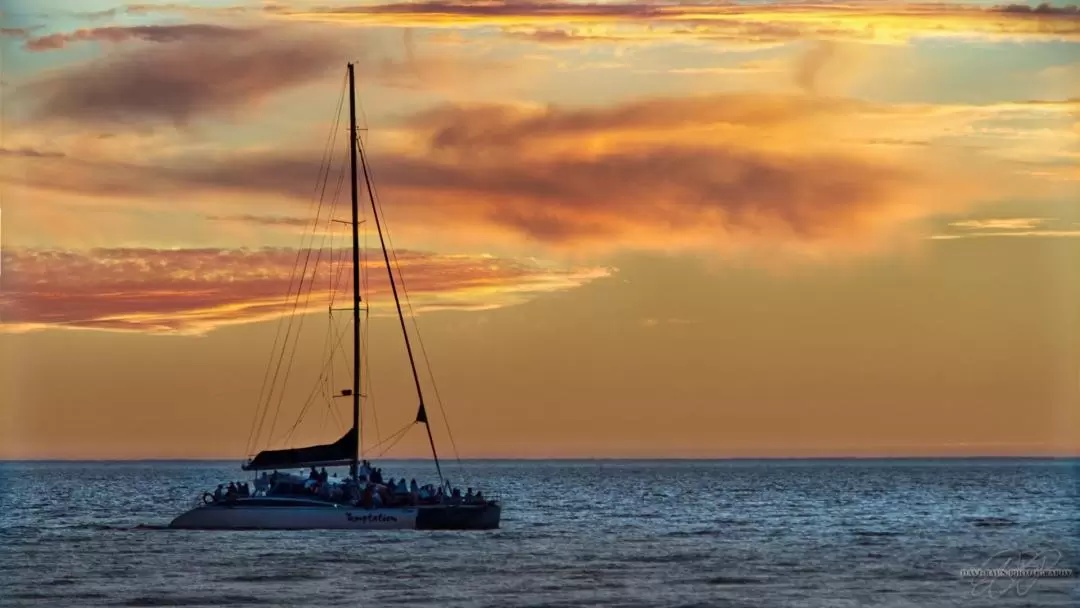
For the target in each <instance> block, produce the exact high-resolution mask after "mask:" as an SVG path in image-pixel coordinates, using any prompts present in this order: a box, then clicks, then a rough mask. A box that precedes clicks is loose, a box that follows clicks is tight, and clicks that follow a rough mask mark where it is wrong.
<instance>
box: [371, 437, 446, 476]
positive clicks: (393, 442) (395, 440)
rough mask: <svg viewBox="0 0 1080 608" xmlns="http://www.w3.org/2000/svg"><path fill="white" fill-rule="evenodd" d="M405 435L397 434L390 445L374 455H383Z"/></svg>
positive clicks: (378, 456) (380, 456) (379, 456)
mask: <svg viewBox="0 0 1080 608" xmlns="http://www.w3.org/2000/svg"><path fill="white" fill-rule="evenodd" d="M405 435H407V433H402V434H400V435H398V436H397V439H394V441H392V442H391V443H390V445H388V446H386V447H385V448H384V449H383V451H381V452H379V454H378V455H377V456H376V458H382V457H383V456H385V455H386V453H387V452H389V451H390V450H392V449H394V446H395V445H397V444H398V442H399V441H401V440H402V439H404V438H405ZM440 483H441V482H440Z"/></svg>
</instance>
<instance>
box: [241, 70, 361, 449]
mask: <svg viewBox="0 0 1080 608" xmlns="http://www.w3.org/2000/svg"><path fill="white" fill-rule="evenodd" d="M344 99H345V79H344V77H343V78H342V85H341V93H340V94H339V96H338V111H337V116H338V118H337V122H340V116H341V106H342V105H343V104H344ZM335 130H336V126H334V127H331V129H330V132H329V133H327V141H326V144H325V147H324V149H323V155H322V159H321V160H320V162H319V173H320V174H321V173H322V171H323V164H324V163H326V158H327V153H328V152H330V151H332V145H331V144H330V139H331V137H332V135H333V134H334V131H335ZM315 188H316V189H317V188H318V180H316V185H315ZM314 194H315V193H314V192H312V201H311V204H310V205H309V212H310V208H312V207H314V205H315V200H314V199H315V196H314ZM300 243H301V249H299V250H297V252H296V259H295V260H294V261H293V268H292V272H291V274H290V275H289V287H288V290H287V291H286V294H291V293H292V289H293V281H295V280H296V269H297V267H298V266H299V264H300V255H301V252H302V250H303V249H302V245H303V237H301V241H300ZM288 300H289V295H286V297H285V302H288ZM284 322H285V315H281V316H279V317H278V324H277V328H276V330H275V333H274V343H273V345H272V346H271V348H270V356H269V357H268V359H267V362H266V369H265V371H264V372H263V381H262V385H261V387H260V388H259V398H258V400H257V402H256V408H255V416H254V419H253V420H252V428H251V431H250V432H249V433H248V441H247V445H246V447H245V451H246V452H248V453H250V451H251V450H252V449H253V448H254V444H255V443H257V442H258V438H259V436H260V434H261V433H262V426H263V423H264V422H265V420H266V409H265V408H266V407H268V406H269V399H270V398H269V396H267V395H266V394H265V393H266V389H267V380H268V379H269V376H270V369H271V367H272V366H273V362H274V352H276V350H277V344H278V342H279V341H280V340H281V327H282V325H283V324H284ZM282 349H284V344H283V345H282ZM271 389H272V384H271ZM264 396H266V403H265V405H264V403H263V398H264ZM260 411H261V412H262V416H261V417H260V415H259V413H260ZM256 420H257V421H258V423H257V424H256Z"/></svg>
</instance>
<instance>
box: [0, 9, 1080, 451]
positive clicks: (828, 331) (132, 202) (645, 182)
mask: <svg viewBox="0 0 1080 608" xmlns="http://www.w3.org/2000/svg"><path fill="white" fill-rule="evenodd" d="M1077 4H1078V3H1077V2H1075V1H1070V2H1057V3H1054V4H1052V5H1050V6H1040V7H1036V3H1034V2H1032V3H1030V4H1018V5H1010V6H1005V5H1003V4H996V3H993V2H969V3H956V4H917V3H899V2H889V1H863V2H851V3H809V2H806V3H804V2H783V1H778V2H770V1H745V2H701V3H684V4H678V3H670V2H652V1H651V0H640V1H636V2H625V3H621V2H599V3H583V2H571V1H568V0H550V1H530V0H505V1H501V2H500V1H485V0H477V1H432V2H411V3H401V4H380V3H379V2H378V1H377V0H376V1H372V0H368V1H360V2H357V1H355V0H349V1H342V0H311V1H297V2H269V1H267V2H256V1H252V2H248V3H243V2H242V0H220V1H209V0H204V1H187V2H178V3H167V2H153V1H144V2H143V3H140V4H126V5H125V4H119V3H116V2H106V1H99V0H79V1H78V2H72V1H71V0H5V1H4V2H3V3H0V6H2V11H3V13H2V17H0V19H2V21H0V27H2V30H0V51H2V62H3V65H2V89H0V91H2V107H0V117H2V133H0V160H2V164H0V213H2V216H0V220H2V226H0V238H2V243H0V247H2V260H0V261H2V268H0V321H2V323H3V324H2V325H0V458H188V457H191V458H204V457H205V458H210V457H223V458H230V459H239V458H241V457H243V456H245V455H249V454H250V449H251V447H252V442H251V441H249V438H250V435H251V431H252V428H253V426H255V424H254V420H255V418H256V410H257V406H258V405H260V403H261V401H262V397H264V395H262V394H261V389H262V387H263V379H264V374H265V372H266V369H267V365H268V362H270V361H275V360H276V359H271V356H272V355H274V356H275V357H276V353H275V352H274V351H273V349H272V347H273V346H274V342H275V335H277V332H278V331H279V330H281V329H282V328H283V327H284V324H287V323H288V322H289V321H288V318H285V320H284V321H282V318H283V317H282V315H283V314H287V313H289V312H290V311H291V310H292V306H293V304H292V299H290V298H289V289H290V276H291V273H292V271H293V269H294V264H295V262H296V260H297V249H298V248H300V247H307V246H309V245H311V244H312V243H314V246H315V247H316V248H320V247H323V249H322V252H323V253H322V254H321V255H322V260H323V263H322V265H321V266H320V267H319V270H318V272H319V273H325V274H320V275H317V276H316V278H315V281H314V287H313V289H312V297H311V299H310V300H304V299H302V300H301V307H302V309H303V310H302V311H301V312H304V311H306V313H307V314H301V315H299V316H297V317H296V318H294V320H293V322H294V324H302V332H300V333H299V335H300V340H299V342H298V343H297V344H298V347H297V348H296V350H295V356H294V358H292V359H291V360H292V365H291V368H290V372H289V375H288V381H287V385H286V386H285V388H282V389H281V392H279V393H277V394H275V395H274V396H273V398H272V399H271V400H269V404H270V405H271V406H272V407H271V415H273V409H274V408H275V407H277V403H278V396H279V395H280V396H281V401H280V403H281V405H280V412H279V413H278V417H277V418H276V420H275V421H274V422H273V424H271V422H270V421H269V419H268V421H267V422H266V424H267V425H268V426H270V425H272V426H274V429H273V430H272V432H269V429H267V430H268V432H267V433H263V435H264V436H262V437H261V439H259V440H257V441H255V442H254V443H255V444H257V446H256V447H257V448H259V449H261V448H265V447H287V446H289V447H297V446H300V445H304V444H311V443H320V442H325V441H332V440H334V439H336V438H337V437H339V436H340V434H341V433H342V432H343V431H344V429H345V428H346V426H347V423H348V421H349V420H350V413H349V402H348V400H347V399H330V398H329V397H328V395H329V394H331V393H334V392H337V391H339V390H340V389H343V388H347V387H348V386H349V383H350V378H349V372H348V365H347V364H346V362H345V361H343V360H340V359H341V358H340V357H338V359H339V360H338V361H337V362H336V363H335V364H334V365H332V366H330V367H329V368H327V367H326V366H325V362H326V359H327V355H328V352H329V351H328V343H329V344H331V345H332V344H333V342H334V336H335V335H336V332H343V331H344V332H346V341H345V350H348V349H349V347H348V335H347V331H348V326H347V319H346V317H347V313H346V312H342V311H336V312H335V313H334V314H333V318H332V319H330V318H329V317H330V315H328V313H327V308H328V307H329V306H330V293H331V288H332V287H336V288H337V295H336V296H334V306H335V307H341V306H347V305H348V295H347V294H348V291H349V290H350V289H351V287H350V286H349V284H348V283H341V282H332V281H330V280H329V277H333V276H336V274H335V273H336V272H337V270H338V268H337V266H334V267H332V268H331V267H330V266H329V265H327V261H328V260H334V259H337V258H338V256H339V255H340V253H341V252H342V249H341V248H342V247H343V246H347V240H346V237H347V233H348V230H347V226H344V225H343V224H340V223H335V222H330V221H328V220H330V219H338V220H341V219H346V218H347V217H348V213H349V211H348V185H347V183H346V184H345V185H344V186H342V187H341V190H340V191H339V192H337V195H336V196H335V191H336V188H337V184H338V183H339V178H340V176H342V175H344V174H343V173H342V170H343V169H344V168H345V163H344V161H347V153H346V147H345V144H344V138H346V137H347V131H346V127H347V113H346V114H343V115H342V117H343V118H344V119H345V122H338V121H337V118H338V108H339V100H340V96H341V94H342V92H343V90H344V89H343V83H344V78H345V64H346V62H349V61H353V62H355V63H356V66H357V67H356V73H357V79H358V95H359V100H360V104H361V107H362V112H361V118H362V123H363V124H362V127H363V128H364V129H366V130H365V131H364V133H363V140H364V144H365V151H366V153H367V154H368V155H369V160H370V165H371V169H372V175H373V177H374V180H375V185H376V190H377V192H378V195H379V199H380V201H381V206H382V209H383V211H384V212H385V220H386V221H387V223H388V225H389V228H390V234H391V235H392V237H393V244H394V246H395V249H396V251H397V255H398V259H399V262H400V266H401V270H402V273H403V275H404V279H405V283H406V285H407V287H408V289H409V293H410V296H411V303H412V306H413V308H414V309H415V311H416V313H417V315H416V322H417V325H418V326H419V335H420V336H421V337H422V339H423V346H424V350H425V351H426V354H427V357H428V359H429V360H430V364H431V371H432V372H433V375H434V378H435V381H436V385H437V388H438V396H439V397H441V402H442V405H443V407H442V408H440V407H439V405H438V401H437V399H436V395H435V391H434V390H433V388H432V384H431V381H430V378H428V377H426V376H425V384H424V386H425V389H426V391H427V395H428V397H427V401H428V411H429V413H430V415H431V418H432V421H433V428H434V430H435V436H436V441H437V442H438V443H439V445H440V449H441V454H442V455H443V456H444V457H447V458H452V457H453V455H454V449H453V445H456V447H457V452H458V453H459V454H460V456H461V457H462V458H466V457H730V456H746V457H757V456H849V455H859V456H876V455H881V456H900V455H915V456H918V455H994V454H1001V455H1019V454H1024V455H1047V454H1080V268H1078V266H1080V12H1078V9H1077ZM346 112H347V110H346ZM328 138H329V139H330V140H331V141H334V142H336V143H335V145H333V146H331V148H330V149H332V151H333V156H332V157H331V158H330V159H329V162H327V163H326V164H325V166H326V167H329V170H328V172H326V173H325V174H324V173H322V171H323V169H324V163H323V155H324V151H325V150H327V149H328V148H327V142H328ZM335 138H336V139H335ZM324 176H325V177H327V180H326V181H327V182H328V184H329V186H328V188H327V192H326V193H325V194H323V195H322V196H321V197H320V192H321V183H322V181H323V180H322V179H320V177H324ZM320 198H321V199H322V206H321V207H320V206H319V201H320ZM317 209H318V214H319V215H318V217H319V219H320V223H319V224H318V225H317V226H316V228H315V230H314V232H313V231H312V226H313V222H314V221H315V219H316V213H317V211H316V210H317ZM369 224H370V222H369V223H366V224H364V227H365V232H366V235H365V237H364V238H365V243H366V245H367V247H368V248H370V249H369V250H368V251H366V254H370V257H368V261H367V263H366V265H365V266H366V268H367V269H368V270H369V271H370V285H369V288H370V292H369V293H370V296H371V321H370V327H369V328H368V329H369V332H368V339H369V344H368V350H367V357H369V365H370V375H369V376H365V390H366V392H367V393H368V399H367V401H366V403H365V410H364V433H363V434H364V443H365V444H367V445H369V446H370V445H373V444H375V443H377V442H378V441H380V440H382V439H385V438H386V437H387V436H389V435H390V434H391V433H393V432H394V431H395V430H397V429H398V428H400V427H402V426H403V425H405V424H407V423H408V422H409V421H410V420H411V419H412V417H413V416H414V414H415V411H416V398H415V396H414V395H413V388H412V380H411V377H410V376H409V371H408V363H407V359H406V357H405V352H404V349H403V347H402V344H401V336H400V328H399V327H398V325H397V319H396V318H395V317H394V316H393V315H392V314H391V313H392V309H391V308H388V307H389V306H392V303H391V301H390V300H389V299H388V298H389V291H388V284H387V282H386V281H385V269H384V268H383V267H382V266H380V265H379V263H378V262H379V260H378V259H377V258H376V255H381V254H380V253H378V252H377V251H376V249H375V248H376V247H377V246H378V241H377V238H376V237H375V236H374V234H373V233H372V232H371V230H370V229H369ZM331 246H332V248H331ZM366 257H367V256H366ZM328 269H329V270H331V271H330V272H327V271H328ZM380 273H382V274H380ZM346 275H348V270H347V268H346V271H345V272H344V273H343V276H346ZM332 283H333V285H332ZM295 291H296V288H295V285H294V286H293V293H294V295H295ZM305 293H306V291H305ZM305 306H306V307H305ZM297 329H298V328H296V327H295V325H294V329H293V331H294V332H295V331H296V330H297ZM410 329H411V328H410ZM328 338H329V340H328ZM279 348H280V345H279ZM289 360H290V356H289V355H288V352H287V353H286V363H288V361H289ZM420 360H421V363H422V362H423V357H420ZM327 370H329V372H332V374H330V373H324V371H327ZM282 373H284V368H283V372H282ZM329 375H332V376H333V377H332V378H329ZM369 380H370V385H367V382H368V381H369ZM278 384H279V385H280V384H281V379H279V383H278ZM312 395H314V398H313V399H309V397H310V396H312ZM309 401H310V402H311V405H310V406H309V407H308V408H307V409H306V411H305V415H304V416H303V418H302V420H301V422H300V423H299V424H298V425H296V426H295V428H292V427H293V424H294V422H296V420H297V417H298V416H299V414H300V413H301V410H302V409H304V405H305V403H308V402H309ZM443 409H445V413H446V416H447V417H448V418H449V423H450V429H451V430H452V431H453V440H454V441H453V445H452V444H451V441H450V438H449V436H448V434H447V431H446V424H445V422H444V417H443ZM376 418H377V420H376ZM267 435H268V436H267ZM427 453H428V446H427V438H426V436H425V435H424V433H423V430H422V428H421V427H419V426H417V427H416V428H414V429H412V430H411V432H410V433H409V434H408V435H407V436H406V437H405V439H404V440H402V441H401V443H399V444H397V446H396V447H395V448H394V449H393V450H392V451H391V452H390V453H389V454H388V455H387V456H390V457H412V456H424V455H426V454H427ZM378 454H379V452H378V451H375V452H370V455H372V456H376V455H378Z"/></svg>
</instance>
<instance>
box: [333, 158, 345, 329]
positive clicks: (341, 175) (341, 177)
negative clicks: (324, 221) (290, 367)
mask: <svg viewBox="0 0 1080 608" xmlns="http://www.w3.org/2000/svg"><path fill="white" fill-rule="evenodd" d="M344 183H345V163H342V164H341V171H339V172H338V182H337V187H336V188H335V189H334V199H333V205H332V206H331V207H330V218H331V223H333V218H334V214H335V211H334V210H335V209H336V206H337V202H338V197H339V196H340V195H341V185H342V184H344ZM345 253H346V248H345V247H342V248H341V253H339V254H338V256H339V257H338V259H337V260H338V261H337V263H336V264H335V263H334V233H333V232H331V233H330V267H331V271H330V272H331V273H332V278H331V281H330V307H331V308H333V307H334V301H335V299H336V298H337V290H338V288H339V287H340V285H341V270H342V268H343V267H344V258H345ZM335 266H336V267H337V273H336V274H333V272H334V271H333V270H332V269H333V268H334V267H335Z"/></svg>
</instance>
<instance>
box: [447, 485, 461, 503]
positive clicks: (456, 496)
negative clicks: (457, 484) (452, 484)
mask: <svg viewBox="0 0 1080 608" xmlns="http://www.w3.org/2000/svg"><path fill="white" fill-rule="evenodd" d="M450 504H454V505H460V504H461V490H459V489H457V488H454V491H453V492H452V493H451V494H450Z"/></svg>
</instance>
